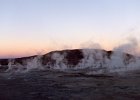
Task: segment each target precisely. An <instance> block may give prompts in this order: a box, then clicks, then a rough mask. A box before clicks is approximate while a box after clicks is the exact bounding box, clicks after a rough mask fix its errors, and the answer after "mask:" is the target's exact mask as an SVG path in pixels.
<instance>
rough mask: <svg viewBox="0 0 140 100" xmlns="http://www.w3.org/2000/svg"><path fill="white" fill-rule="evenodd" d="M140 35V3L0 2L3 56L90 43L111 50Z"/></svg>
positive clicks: (111, 0) (133, 0) (78, 0)
mask: <svg viewBox="0 0 140 100" xmlns="http://www.w3.org/2000/svg"><path fill="white" fill-rule="evenodd" d="M139 32H140V0H0V49H1V50H0V54H3V55H6V54H8V55H13V54H16V53H17V54H18V55H19V54H21V55H26V54H31V53H33V52H36V51H39V50H45V51H47V50H49V49H52V48H53V49H58V48H60V47H61V46H64V45H67V46H71V47H78V46H79V45H81V43H84V42H87V41H92V42H99V43H100V44H101V45H103V46H104V47H105V49H110V48H111V47H112V46H113V45H115V44H116V43H119V42H120V41H122V39H124V38H126V37H129V36H133V37H136V38H138V39H139V35H140V33H139ZM9 50H10V51H9ZM29 50H30V51H29ZM4 53H5V54H4Z"/></svg>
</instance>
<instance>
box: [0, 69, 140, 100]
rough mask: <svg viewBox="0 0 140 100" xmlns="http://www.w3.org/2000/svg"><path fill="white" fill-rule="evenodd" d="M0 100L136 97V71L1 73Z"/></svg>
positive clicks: (139, 84) (139, 97)
mask: <svg viewBox="0 0 140 100" xmlns="http://www.w3.org/2000/svg"><path fill="white" fill-rule="evenodd" d="M0 100H140V71H135V72H129V73H125V74H121V75H113V76H110V75H109V76H104V75H85V74H82V73H68V72H60V71H49V70H44V71H35V70H34V71H30V72H26V73H1V75H0Z"/></svg>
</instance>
